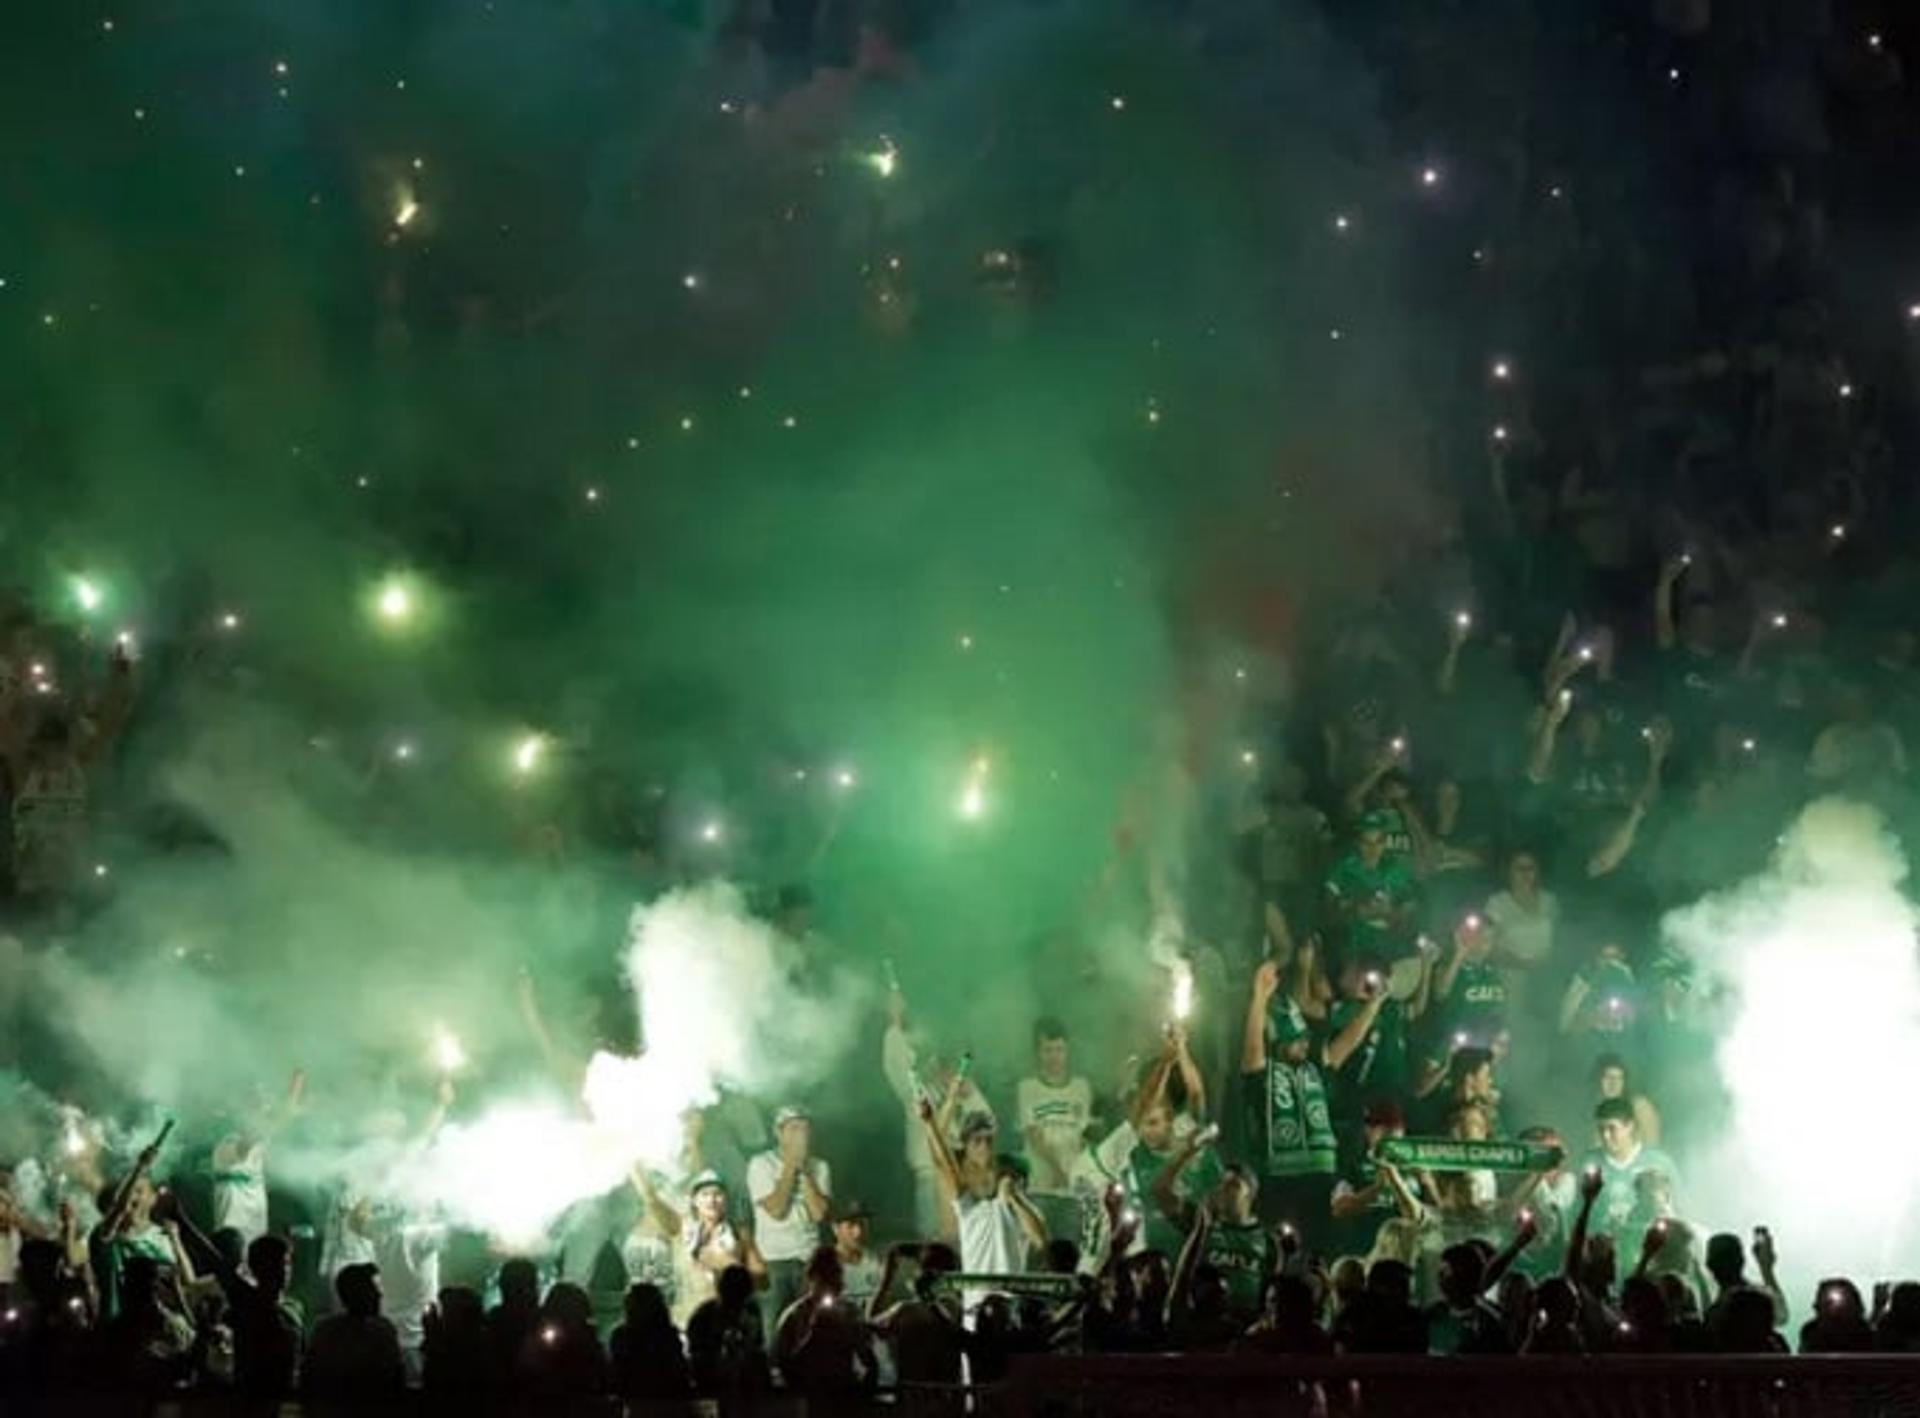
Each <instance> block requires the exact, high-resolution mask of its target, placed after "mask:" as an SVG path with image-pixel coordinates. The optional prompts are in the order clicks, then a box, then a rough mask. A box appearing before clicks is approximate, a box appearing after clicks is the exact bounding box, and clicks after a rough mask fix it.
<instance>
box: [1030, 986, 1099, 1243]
mask: <svg viewBox="0 0 1920 1418" xmlns="http://www.w3.org/2000/svg"><path fill="white" fill-rule="evenodd" d="M1033 1053H1034V1062H1035V1065H1036V1072H1035V1074H1034V1075H1033V1076H1032V1077H1028V1078H1023V1079H1021V1080H1020V1082H1019V1084H1018V1085H1017V1086H1016V1088H1015V1090H1014V1118H1015V1122H1016V1123H1017V1124H1018V1126H1019V1128H1020V1137H1021V1140H1022V1141H1023V1142H1024V1144H1025V1155H1026V1159H1027V1166H1028V1168H1029V1170H1030V1172H1031V1174H1032V1177H1033V1183H1032V1186H1031V1188H1030V1189H1029V1194H1030V1195H1031V1196H1032V1198H1033V1203H1034V1205H1035V1206H1036V1207H1037V1208H1038V1209H1039V1212H1040V1215H1041V1218H1042V1219H1043V1220H1045V1221H1046V1223H1047V1234H1048V1235H1049V1236H1051V1237H1053V1238H1054V1239H1055V1240H1062V1239H1065V1240H1078V1239H1079V1235H1080V1202H1079V1198H1078V1197H1077V1196H1075V1194H1074V1189H1073V1174H1074V1170H1075V1168H1076V1166H1078V1165H1079V1164H1080V1161H1081V1156H1082V1154H1083V1153H1085V1151H1086V1148H1087V1128H1088V1127H1089V1126H1091V1124H1092V1122H1093V1085H1092V1084H1090V1083H1088V1082H1087V1080H1086V1079H1084V1078H1081V1077H1078V1076H1076V1075H1074V1074H1072V1073H1070V1072H1069V1070H1068V1067H1067V1026H1066V1025H1064V1024H1062V1023H1061V1022H1060V1021H1059V1020H1058V1019H1055V1018H1054V1017H1052V1016H1051V1015H1048V1016H1046V1017H1045V1018H1043V1019H1041V1020H1040V1021H1039V1022H1038V1023H1036V1024H1035V1025H1034V1026H1033Z"/></svg>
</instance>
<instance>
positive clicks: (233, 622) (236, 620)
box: [220, 611, 240, 630]
mask: <svg viewBox="0 0 1920 1418" xmlns="http://www.w3.org/2000/svg"><path fill="white" fill-rule="evenodd" d="M220 628H221V629H222V630H238V629H239V628H240V617H239V616H237V615H235V614H234V613H233V612H232V611H228V612H226V613H225V614H224V615H222V616H221V617H220Z"/></svg>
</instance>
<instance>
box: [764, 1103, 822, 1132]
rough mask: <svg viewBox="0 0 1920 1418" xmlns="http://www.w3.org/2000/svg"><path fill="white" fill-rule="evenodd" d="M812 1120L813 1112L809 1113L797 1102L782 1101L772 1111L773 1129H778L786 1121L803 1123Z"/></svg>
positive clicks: (785, 1123) (786, 1122) (784, 1124)
mask: <svg viewBox="0 0 1920 1418" xmlns="http://www.w3.org/2000/svg"><path fill="white" fill-rule="evenodd" d="M812 1120H813V1114H811V1113H809V1112H808V1111H807V1110H806V1109H805V1108H803V1107H801V1106H800V1105H799V1104H798V1103H783V1104H782V1105H781V1106H780V1107H779V1108H778V1109H776V1110H775V1111H774V1115H773V1126H774V1129H775V1131H778V1130H779V1129H781V1128H783V1127H785V1126H786V1125H787V1124H788V1123H804V1122H811V1121H812Z"/></svg>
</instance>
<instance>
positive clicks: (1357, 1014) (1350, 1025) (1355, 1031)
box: [1322, 985, 1387, 1069]
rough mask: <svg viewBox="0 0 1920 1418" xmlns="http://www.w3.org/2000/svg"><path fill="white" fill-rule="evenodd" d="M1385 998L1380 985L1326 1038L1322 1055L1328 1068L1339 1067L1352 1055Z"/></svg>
mask: <svg viewBox="0 0 1920 1418" xmlns="http://www.w3.org/2000/svg"><path fill="white" fill-rule="evenodd" d="M1386 998H1387V992H1386V987H1385V986H1384V985H1382V986H1381V988H1379V989H1377V990H1375V991H1373V992H1372V993H1371V994H1369V995H1368V996H1367V997H1366V999H1365V1000H1363V1001H1362V1002H1361V1005H1360V1008H1359V1009H1357V1010H1356V1011H1354V1015H1353V1018H1351V1019H1349V1020H1348V1021H1347V1022H1346V1023H1345V1024H1343V1025H1341V1026H1340V1032H1339V1033H1337V1034H1335V1035H1334V1036H1333V1037H1332V1038H1331V1039H1329V1040H1327V1047H1326V1051H1325V1053H1324V1055H1323V1056H1322V1057H1323V1058H1324V1059H1325V1062H1326V1065H1327V1067H1328V1068H1331V1069H1338V1068H1341V1067H1342V1066H1344V1065H1345V1063H1346V1061H1347V1060H1348V1059H1350V1058H1352V1057H1353V1051H1354V1050H1355V1049H1357V1048H1359V1047H1360V1045H1361V1043H1362V1042H1363V1041H1364V1040H1365V1039H1366V1037H1367V1031H1368V1030H1370V1029H1372V1028H1373V1026H1374V1024H1375V1023H1376V1022H1377V1021H1378V1020H1379V1018H1380V1007H1381V1005H1383V1004H1384V1003H1385V1002H1386Z"/></svg>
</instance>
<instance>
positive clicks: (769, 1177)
mask: <svg viewBox="0 0 1920 1418" xmlns="http://www.w3.org/2000/svg"><path fill="white" fill-rule="evenodd" d="M747 1192H748V1194H749V1195H750V1196H751V1197H752V1198H753V1233H754V1239H755V1240H756V1241H757V1242H758V1243H759V1246H760V1254H761V1255H762V1256H763V1257H765V1259H766V1263H767V1290H766V1293H765V1295H764V1296H763V1297H762V1298H763V1300H764V1302H765V1307H766V1316H767V1319H768V1325H767V1328H768V1331H769V1332H771V1331H772V1330H773V1329H774V1328H775V1326H776V1325H777V1324H778V1322H779V1319H780V1316H781V1315H783V1314H785V1313H786V1310H787V1306H789V1305H791V1304H792V1303H793V1302H794V1301H795V1300H796V1299H798V1298H799V1296H800V1291H801V1290H802V1289H803V1288H804V1281H805V1272H806V1268H807V1261H808V1260H809V1259H811V1258H812V1256H813V1252H814V1249H815V1248H816V1247H817V1246H818V1245H819V1244H820V1226H821V1223H822V1222H824V1221H825V1220H826V1219H827V1212H828V1210H829V1208H830V1207H831V1205H832V1201H831V1198H832V1196H833V1180H832V1172H831V1171H830V1170H829V1169H828V1167H827V1164H826V1162H825V1161H824V1160H823V1159H821V1158H818V1157H815V1156H814V1155H813V1121H812V1119H811V1118H809V1117H808V1116H807V1113H806V1110H805V1109H803V1108H800V1107H798V1106H796V1105H794V1104H791V1103H790V1104H788V1105H787V1106H785V1107H783V1108H781V1109H780V1110H779V1111H778V1112H776V1113H775V1114H774V1115H773V1148H772V1149H771V1150H770V1151H767V1152H762V1153H760V1154H759V1155H758V1156H756V1157H755V1158H754V1159H753V1160H752V1161H751V1162H749V1163H748V1164H747Z"/></svg>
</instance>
